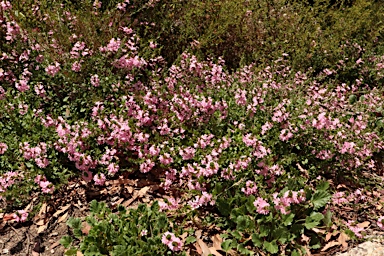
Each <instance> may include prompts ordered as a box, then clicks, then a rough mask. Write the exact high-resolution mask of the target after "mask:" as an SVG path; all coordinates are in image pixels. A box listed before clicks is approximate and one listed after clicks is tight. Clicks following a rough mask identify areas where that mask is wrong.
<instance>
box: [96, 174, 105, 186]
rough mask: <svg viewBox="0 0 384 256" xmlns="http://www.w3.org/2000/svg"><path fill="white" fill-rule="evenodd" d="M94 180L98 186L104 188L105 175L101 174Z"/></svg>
mask: <svg viewBox="0 0 384 256" xmlns="http://www.w3.org/2000/svg"><path fill="white" fill-rule="evenodd" d="M93 180H94V181H95V184H96V185H100V186H103V185H104V183H105V175H104V174H102V173H100V174H96V175H95V176H93Z"/></svg>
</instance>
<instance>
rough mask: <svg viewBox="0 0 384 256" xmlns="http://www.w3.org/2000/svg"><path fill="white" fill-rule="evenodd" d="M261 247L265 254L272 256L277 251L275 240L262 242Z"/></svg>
mask: <svg viewBox="0 0 384 256" xmlns="http://www.w3.org/2000/svg"><path fill="white" fill-rule="evenodd" d="M263 247H264V249H265V250H267V252H269V253H272V254H274V253H277V252H278V251H279V246H278V245H277V243H276V240H273V241H272V242H268V241H264V243H263Z"/></svg>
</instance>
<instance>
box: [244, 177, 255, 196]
mask: <svg viewBox="0 0 384 256" xmlns="http://www.w3.org/2000/svg"><path fill="white" fill-rule="evenodd" d="M241 191H242V192H243V193H244V194H246V195H247V196H250V195H255V194H256V193H257V185H256V183H255V182H254V181H251V180H248V181H247V182H246V183H245V188H241Z"/></svg>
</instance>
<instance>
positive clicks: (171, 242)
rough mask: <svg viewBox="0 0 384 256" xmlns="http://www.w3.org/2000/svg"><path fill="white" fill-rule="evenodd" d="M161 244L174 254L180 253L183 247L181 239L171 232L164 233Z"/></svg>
mask: <svg viewBox="0 0 384 256" xmlns="http://www.w3.org/2000/svg"><path fill="white" fill-rule="evenodd" d="M161 242H162V243H163V244H165V245H167V246H168V248H169V249H171V250H172V251H174V252H177V251H180V250H181V248H182V247H183V242H182V241H181V239H180V238H178V237H176V236H175V234H173V233H171V232H165V233H164V234H163V236H162V238H161Z"/></svg>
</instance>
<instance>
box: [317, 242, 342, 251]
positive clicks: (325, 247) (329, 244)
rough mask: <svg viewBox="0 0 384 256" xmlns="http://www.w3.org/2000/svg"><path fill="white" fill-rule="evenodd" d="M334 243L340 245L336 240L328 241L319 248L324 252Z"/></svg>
mask: <svg viewBox="0 0 384 256" xmlns="http://www.w3.org/2000/svg"><path fill="white" fill-rule="evenodd" d="M336 245H340V243H339V242H338V241H331V242H329V243H327V244H326V245H325V246H324V248H323V249H321V251H322V252H325V251H326V250H328V249H329V248H332V247H334V246H336Z"/></svg>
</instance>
